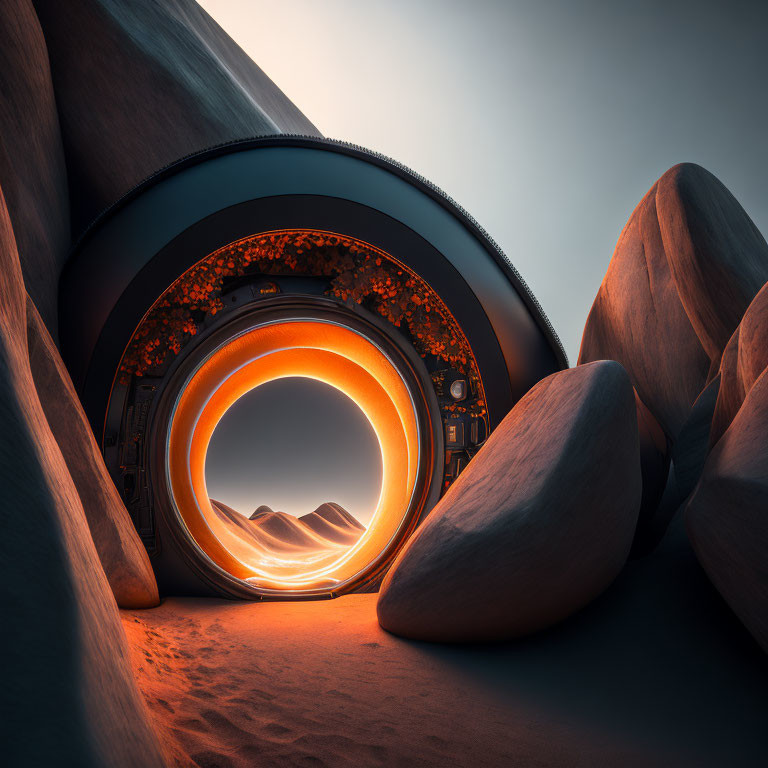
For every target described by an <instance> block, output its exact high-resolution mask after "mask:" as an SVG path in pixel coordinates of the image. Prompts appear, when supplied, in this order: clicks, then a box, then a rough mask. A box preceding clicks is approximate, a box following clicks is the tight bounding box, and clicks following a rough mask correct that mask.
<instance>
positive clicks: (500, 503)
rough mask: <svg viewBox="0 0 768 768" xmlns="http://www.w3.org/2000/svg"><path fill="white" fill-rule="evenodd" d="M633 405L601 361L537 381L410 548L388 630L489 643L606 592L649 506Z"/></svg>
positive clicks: (395, 583)
mask: <svg viewBox="0 0 768 768" xmlns="http://www.w3.org/2000/svg"><path fill="white" fill-rule="evenodd" d="M640 496H641V478H640V463H639V449H638V433H637V422H636V416H635V401H634V393H633V391H632V386H631V384H630V381H629V377H628V376H627V374H626V372H625V371H624V369H623V368H622V367H621V366H620V365H619V364H618V363H615V362H608V361H603V362H596V363H592V364H589V365H583V366H579V367H577V368H573V369H570V370H567V371H562V372H560V373H556V374H553V375H551V376H549V377H547V378H546V379H543V380H542V381H540V382H539V383H538V384H537V385H536V386H534V387H533V389H531V390H530V392H528V394H526V395H525V396H524V397H523V398H522V399H521V400H520V401H519V402H518V403H517V405H516V406H515V407H514V408H513V409H512V411H510V413H509V414H508V415H507V416H506V418H505V419H504V420H503V421H502V423H501V424H500V425H499V426H498V427H497V428H496V430H495V431H494V432H493V433H492V434H491V436H490V438H489V439H488V441H487V443H486V444H485V446H484V447H483V448H482V449H481V450H480V452H479V453H478V454H477V455H476V456H475V457H474V458H473V459H472V461H471V462H470V464H469V466H468V467H467V469H466V470H464V472H463V473H462V474H461V475H460V477H459V479H458V480H457V481H456V482H455V483H454V484H453V485H452V486H451V488H450V489H449V491H448V492H447V493H446V494H445V496H444V497H443V498H442V499H441V500H440V502H438V504H437V506H436V507H435V508H434V509H433V510H432V512H431V513H430V514H429V516H428V517H427V519H426V520H425V521H424V523H423V524H422V525H421V527H420V528H419V529H418V530H417V531H416V533H414V535H413V536H412V537H411V539H409V541H408V542H407V543H406V544H405V546H404V548H403V550H402V551H401V552H400V554H399V555H398V557H397V558H396V560H395V562H394V565H393V566H392V568H391V570H390V571H389V573H388V574H387V576H386V577H385V579H384V582H383V584H382V587H381V592H380V595H379V603H378V616H379V622H380V623H381V626H382V627H384V629H387V630H389V631H390V632H393V633H395V634H399V635H403V636H406V637H412V638H417V639H421V640H436V641H465V642H466V641H485V640H501V639H504V638H510V637H518V636H520V635H526V634H528V633H531V632H535V631H537V630H540V629H543V628H545V627H547V626H550V625H552V624H554V623H556V622H558V621H560V620H562V619H564V618H566V617H567V616H569V615H570V614H572V613H574V612H575V611H577V610H578V609H579V608H581V607H582V606H584V605H586V604H587V603H588V602H589V601H591V600H592V599H594V598H595V597H596V596H597V595H598V594H600V593H601V592H602V591H603V590H604V589H605V588H606V587H607V586H608V585H609V584H610V583H611V581H613V579H614V578H615V577H616V575H617V574H618V572H619V571H620V570H621V568H622V566H623V565H624V562H625V560H626V558H627V555H628V553H629V549H630V545H631V543H632V537H633V534H634V531H635V525H636V523H637V513H638V509H639V505H640Z"/></svg>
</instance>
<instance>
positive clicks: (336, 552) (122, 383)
mask: <svg viewBox="0 0 768 768" xmlns="http://www.w3.org/2000/svg"><path fill="white" fill-rule="evenodd" d="M60 338H61V345H62V351H63V354H64V358H65V361H66V363H67V365H68V367H69V370H70V372H71V374H72V378H73V381H74V382H75V385H76V387H77V389H78V391H79V393H80V395H81V398H82V401H83V404H84V407H85V409H86V413H87V414H88V417H89V419H90V421H91V424H92V426H93V429H94V432H95V434H96V436H97V439H98V440H99V441H100V442H101V445H102V448H103V451H104V456H105V460H106V463H107V466H108V468H109V470H110V473H111V474H112V477H113V479H114V480H115V483H116V485H117V487H118V490H119V491H120V493H121V494H122V496H123V498H124V500H125V503H126V506H127V508H128V510H129V512H130V514H131V516H132V518H133V521H134V523H135V525H136V527H137V530H138V532H139V534H140V535H141V537H142V540H143V541H144V543H145V545H146V546H147V549H148V551H149V553H150V556H151V560H152V563H153V565H154V567H155V571H156V573H157V576H158V581H159V584H160V587H161V590H162V591H163V592H164V593H166V594H220V595H221V594H223V595H227V596H237V597H245V598H255V599H258V598H262V599H263V598H303V597H322V596H334V595H338V594H342V593H345V592H350V591H359V590H366V589H372V588H375V585H376V584H377V582H378V580H380V578H381V577H382V575H383V574H384V572H385V571H386V568H387V567H388V565H389V564H390V563H391V561H392V559H393V558H394V556H395V554H396V553H397V551H398V549H399V548H400V546H402V544H403V542H404V541H405V540H406V539H407V537H408V536H409V535H410V534H411V533H412V532H413V530H415V528H416V527H417V526H418V524H419V522H420V521H421V520H422V519H423V518H424V516H425V515H426V514H427V513H428V512H429V510H430V509H431V508H432V507H433V506H434V504H435V503H436V502H437V500H438V499H439V498H440V496H441V495H442V494H443V493H444V492H445V491H446V490H447V489H448V488H449V487H450V485H451V484H452V482H453V481H454V480H455V479H456V477H457V476H458V475H459V474H460V472H461V471H462V470H463V468H464V467H465V466H466V465H467V463H468V462H469V461H470V460H471V459H472V457H473V456H474V455H475V453H477V451H478V450H479V449H480V448H481V446H482V444H483V442H484V440H485V439H486V438H487V436H488V434H489V433H490V432H491V431H492V430H493V429H494V427H495V426H496V425H498V423H499V422H500V421H501V419H502V418H503V417H504V416H505V414H506V413H507V412H508V411H509V409H510V408H511V407H512V406H513V405H514V403H515V402H516V401H517V400H518V399H519V398H520V397H521V396H522V395H523V394H524V393H525V392H526V391H527V390H528V389H530V387H531V386H532V385H533V384H535V383H536V382H537V381H539V380H540V379H541V378H543V377H544V376H547V375H549V374H550V373H553V372H555V371H557V370H559V369H561V368H563V367H566V366H567V361H566V358H565V354H564V352H563V350H562V347H561V345H560V343H559V341H558V339H557V337H556V335H555V333H554V331H553V329H552V328H551V326H550V324H549V322H548V321H547V319H546V318H545V316H544V314H543V312H542V311H541V308H540V307H539V305H538V303H537V302H536V300H535V299H534V298H533V296H532V295H531V293H530V291H529V290H528V289H527V287H526V286H525V284H524V282H523V281H522V280H521V278H520V277H519V275H518V274H517V272H516V271H515V269H514V268H513V267H512V265H511V264H510V262H509V261H508V260H507V259H506V257H505V256H504V255H503V254H502V253H501V252H500V250H499V249H498V247H497V246H496V245H495V244H494V243H493V241H492V240H491V239H490V238H489V237H488V236H487V234H486V233H485V232H484V231H483V230H482V229H481V228H480V227H479V226H478V225H477V224H476V223H475V222H474V220H473V219H471V217H469V216H468V215H467V214H466V212H464V211H463V210H462V209H461V208H460V207H459V206H457V205H456V204H455V203H454V202H453V201H452V200H450V199H449V198H448V197H446V196H445V195H444V194H442V193H441V192H440V191H439V190H437V189H436V188H435V187H434V186H433V185H431V184H430V183H429V182H427V181H426V180H424V179H423V178H421V177H419V176H417V175H415V174H414V173H412V172H411V171H409V170H408V169H406V168H404V167H403V166H401V165H399V164H397V163H395V162H393V161H391V160H388V159H387V158H384V157H382V156H380V155H377V154H375V153H372V152H368V151H366V150H364V149H361V148H359V147H354V146H351V145H347V144H343V143H341V142H334V141H330V140H324V139H317V138H309V137H292V136H275V137H266V138H259V139H253V140H248V141H240V142H236V143H232V144H228V145H224V146H220V147H215V148H213V149H210V150H207V151H205V152H202V153H199V154H196V155H194V156H191V157H188V158H185V159H184V160H182V161H180V162H178V163H176V164H174V165H172V166H170V167H168V168H165V169H163V170H162V171H160V172H158V173H157V174H155V175H154V176H153V177H152V178H150V179H148V180H147V181H145V182H144V183H143V184H141V185H140V186H139V187H137V188H136V189H134V190H133V191H132V192H131V193H129V194H128V195H126V196H125V197H124V198H123V199H122V200H120V201H119V202H118V203H117V204H116V205H114V206H113V207H112V208H111V209H110V210H109V211H107V212H106V213H105V214H103V215H102V216H101V217H100V218H99V219H98V220H97V221H96V222H94V224H93V225H92V226H91V227H90V228H89V229H88V230H87V231H86V233H85V234H84V236H83V237H82V238H81V240H80V242H79V243H78V245H77V247H76V249H75V251H74V253H73V255H72V257H71V258H70V260H69V262H68V265H67V268H66V271H65V273H64V275H63V277H62V281H61V289H60ZM285 377H305V378H307V379H312V380H316V381H318V382H322V383H324V384H327V385H328V386H330V387H333V388H335V389H336V390H338V391H339V392H340V393H343V394H344V395H345V396H346V397H348V398H349V399H350V400H351V401H352V402H353V403H354V404H355V406H356V407H358V408H359V409H360V411H361V412H362V413H363V414H364V416H365V418H366V419H367V421H368V423H370V425H371V427H372V429H373V431H374V433H375V435H376V439H377V441H378V445H379V447H380V449H381V460H382V467H383V469H382V487H381V490H380V493H379V496H378V499H379V501H378V506H377V507H376V509H375V511H374V512H373V514H372V517H371V519H370V522H369V524H368V525H367V526H362V525H358V524H357V522H356V521H354V520H351V519H348V518H349V516H348V515H347V516H346V517H345V512H344V510H343V509H340V508H337V507H338V505H335V506H334V505H324V506H323V509H322V510H321V509H318V510H317V513H318V514H319V515H320V516H321V517H323V519H322V520H318V517H317V515H316V516H315V517H312V516H311V515H310V516H307V519H306V520H305V518H301V519H300V520H298V521H296V520H293V519H290V520H289V519H287V518H286V516H282V517H280V518H279V519H278V518H277V517H271V516H270V515H269V514H267V513H258V514H257V513H254V515H252V516H251V517H250V518H247V517H245V516H244V515H241V514H238V513H237V512H235V511H234V510H232V509H230V508H228V507H227V506H226V505H224V504H220V503H217V502H215V501H213V500H211V499H210V498H209V495H208V491H207V487H206V481H205V457H206V452H207V449H208V445H209V442H210V440H211V435H212V433H213V431H214V430H215V429H216V425H217V424H218V423H219V421H220V419H221V418H222V417H223V415H224V414H226V413H227V411H228V409H229V408H231V407H232V406H233V404H234V403H236V402H237V401H238V400H239V398H242V397H243V396H244V395H245V394H247V393H248V392H250V391H252V390H254V389H255V388H257V387H260V386H263V385H265V384H266V383H268V382H274V381H277V380H279V379H281V378H285ZM326 507H327V508H326ZM270 513H271V510H270ZM310 518H311V519H310ZM278 523H279V524H280V526H288V527H290V528H291V536H292V537H293V538H292V539H291V540H290V542H288V540H287V539H286V538H284V539H283V540H282V543H281V544H280V546H279V547H277V548H276V547H275V545H274V537H275V536H276V535H277V534H276V533H275V531H276V530H277V529H278V528H277V527H276V526H277V524H278ZM310 523H311V524H312V525H314V526H315V527H314V528H311V530H310V528H308V527H307V526H309V525H310ZM270 526H271V527H270ZM297 526H298V528H300V529H301V530H300V531H299V532H298V533H297ZM318 526H321V527H322V531H323V532H324V533H323V536H325V537H326V538H323V537H321V536H319V534H318V533H317V532H318V531H319V530H320V528H319V527H318ZM278 527H279V526H278ZM310 527H311V526H310ZM342 529H343V530H342ZM281 530H282V529H281ZM328 531H331V532H332V533H333V536H331V538H330V539H329V538H328V536H329V535H330V534H329V533H328ZM350 531H352V533H350ZM353 533H354V535H353ZM299 534H300V535H301V537H303V538H302V541H303V542H305V543H304V544H302V545H301V547H304V549H302V548H301V547H300V546H299V544H298V543H297V541H298V539H297V538H296V537H297V536H299ZM334 536H335V537H336V538H333V537H334ZM265 542H267V543H265ZM306 542H310V543H309V544H307V543H306ZM320 542H322V543H320ZM329 542H330V543H329ZM308 553H309V554H308Z"/></svg>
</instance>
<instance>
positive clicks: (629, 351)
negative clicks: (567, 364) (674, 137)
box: [579, 163, 768, 527]
mask: <svg viewBox="0 0 768 768" xmlns="http://www.w3.org/2000/svg"><path fill="white" fill-rule="evenodd" d="M767 280H768V245H766V242H765V240H764V239H763V237H762V235H761V234H760V232H759V231H758V230H757V228H756V227H755V225H754V224H753V223H752V221H751V219H750V218H749V216H748V215H747V214H746V213H745V211H744V210H743V209H742V208H741V206H740V205H739V203H738V202H737V201H736V200H735V198H734V197H733V195H731V193H730V192H729V191H728V190H727V189H726V188H725V187H724V186H723V185H722V184H721V183H720V182H719V181H718V180H717V179H716V178H715V177H714V176H712V174H710V173H709V172H707V171H705V170H704V169H703V168H700V167H699V166H697V165H692V164H689V163H686V164H682V165H677V166H675V167H674V168H672V169H670V170H669V171H667V173H665V174H664V175H663V176H662V177H661V178H660V179H659V181H658V182H657V183H656V184H654V186H653V187H652V188H651V190H650V191H649V192H648V194H647V195H646V196H645V197H644V198H643V200H642V201H641V202H640V204H639V205H638V207H637V208H636V209H635V211H634V212H633V213H632V216H631V217H630V219H629V221H628V222H627V225H626V226H625V228H624V231H623V232H622V233H621V236H620V238H619V241H618V244H617V246H616V250H615V252H614V255H613V258H612V260H611V264H610V266H609V268H608V272H607V274H606V276H605V279H604V280H603V283H602V285H601V286H600V290H599V291H598V294H597V297H596V299H595V302H594V304H593V306H592V309H591V311H590V314H589V318H588V320H587V324H586V327H585V329H584V336H583V339H582V344H581V351H580V354H579V362H580V363H585V362H589V361H592V360H599V359H611V360H617V361H619V362H620V363H621V364H622V365H623V366H624V367H625V368H626V369H627V372H628V373H629V376H630V379H631V380H632V383H633V385H634V387H635V389H636V390H637V393H638V395H639V397H640V399H641V400H642V402H643V403H644V404H645V406H647V408H648V410H649V411H650V413H651V414H652V415H653V417H654V418H655V419H656V420H657V422H658V424H659V425H660V426H661V428H662V429H663V430H664V433H665V435H666V437H667V439H668V441H669V444H670V450H669V453H670V455H671V457H672V461H673V463H674V461H675V443H676V441H677V439H678V437H679V435H680V433H681V431H682V429H683V427H684V425H685V424H686V422H687V421H688V419H689V418H690V417H691V409H692V406H693V404H694V402H695V401H696V400H697V398H698V396H699V393H700V392H701V391H702V390H703V389H704V387H705V386H706V385H707V383H708V381H710V380H711V379H712V378H714V376H715V375H716V373H717V370H718V368H719V365H720V358H721V355H722V353H723V349H724V347H725V345H726V343H727V341H728V339H729V337H730V336H731V334H732V333H733V332H734V329H735V328H736V326H737V325H738V323H739V321H740V320H741V317H742V315H743V314H744V311H745V310H746V308H747V306H748V305H749V303H750V301H751V300H752V299H753V297H754V296H755V294H756V293H757V292H758V291H759V290H760V288H761V286H762V285H763V284H764V283H765V282H766V281H767ZM698 418H701V414H699V416H698ZM641 429H642V420H641ZM690 433H691V434H694V433H695V434H701V430H697V429H693V430H691V431H690ZM648 466H654V465H653V464H652V463H650V464H648ZM655 466H658V464H657V465H655ZM645 482H646V483H649V482H650V483H655V484H657V485H658V484H659V483H658V478H649V477H647V476H646V478H645ZM661 486H662V487H663V483H662V484H661ZM689 490H690V489H689ZM656 501H658V498H657V499H656ZM650 502H651V499H650V498H649V499H648V500H647V503H646V504H644V508H643V510H642V512H641V527H643V526H653V525H654V520H653V516H654V512H655V506H656V505H655V504H650ZM663 523H664V521H662V527H663Z"/></svg>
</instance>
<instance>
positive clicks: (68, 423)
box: [27, 299, 160, 608]
mask: <svg viewBox="0 0 768 768" xmlns="http://www.w3.org/2000/svg"><path fill="white" fill-rule="evenodd" d="M27 339H28V344H29V364H30V367H31V370H32V377H33V379H34V381H35V387H36V389H37V393H38V396H39V397H40V402H41V404H42V406H43V411H44V412H45V417H46V419H47V421H48V425H49V426H50V428H51V431H52V432H53V435H54V437H55V438H56V442H57V443H58V444H59V448H60V449H61V452H62V454H63V455H64V459H65V461H66V462H67V467H68V469H69V473H70V475H71V476H72V479H73V480H74V483H75V486H76V488H77V492H78V494H79V495H80V501H81V503H82V505H83V509H84V510H85V516H86V517H87V519H88V526H89V528H90V530H91V535H92V536H93V541H94V543H95V545H96V551H97V552H98V553H99V558H100V559H101V564H102V566H103V567H104V571H105V573H106V575H107V579H108V581H109V585H110V586H111V587H112V592H113V593H114V595H115V599H116V600H117V604H118V605H119V606H120V607H121V608H151V607H153V606H155V605H157V604H158V603H159V602H160V600H159V597H158V593H157V583H156V581H155V574H154V573H153V571H152V566H151V565H150V563H149V557H148V556H147V551H146V549H145V548H144V545H143V544H142V543H141V540H140V539H139V537H138V534H137V533H136V529H135V528H134V525H133V522H132V521H131V518H130V517H129V515H128V511H127V510H126V508H125V505H124V504H123V501H122V499H121V498H120V495H119V494H118V492H117V489H116V488H115V486H114V483H113V482H112V478H111V477H110V476H109V473H108V472H107V468H106V466H105V465H104V459H103V458H102V455H101V451H100V450H99V446H98V445H97V444H96V440H95V439H94V437H93V432H91V427H90V425H89V424H88V419H87V417H86V415H85V412H84V411H83V408H82V406H81V405H80V400H79V399H78V397H77V393H76V392H75V388H74V385H73V384H72V380H71V379H70V378H69V374H68V373H67V369H66V367H65V366H64V362H63V361H62V359H61V356H60V355H59V351H58V350H57V349H56V345H55V344H54V343H53V339H51V337H50V335H49V333H48V331H47V330H46V328H45V325H44V324H43V321H42V319H41V317H40V315H39V314H38V313H37V310H36V309H35V305H34V303H33V302H32V301H31V300H29V299H28V300H27Z"/></svg>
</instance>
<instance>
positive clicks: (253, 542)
mask: <svg viewBox="0 0 768 768" xmlns="http://www.w3.org/2000/svg"><path fill="white" fill-rule="evenodd" d="M287 377H304V378H308V379H315V380H316V381H319V382H323V383H324V384H327V385H329V386H331V387H334V388H336V389H337V390H339V391H340V392H342V393H343V394H344V395H346V396H347V397H348V398H350V399H351V400H352V401H353V402H354V403H355V404H356V405H357V407H358V408H359V409H360V410H361V411H362V413H363V414H364V415H365V417H366V419H367V420H368V422H369V423H370V425H371V427H372V428H373V431H374V432H375V434H376V438H377V440H378V443H379V446H380V450H381V466H382V482H381V493H380V495H379V498H378V502H377V504H376V509H375V511H374V512H373V514H372V515H371V517H370V522H369V524H368V525H367V526H360V527H362V528H364V530H362V531H358V530H356V528H355V523H357V525H360V524H359V521H349V520H347V523H348V526H347V527H348V528H352V529H354V533H356V534H357V535H356V536H355V538H354V540H351V535H350V537H349V538H350V540H349V541H347V542H346V544H345V545H344V546H317V540H318V539H321V538H322V539H325V541H326V543H327V541H328V540H327V537H318V536H313V535H312V534H313V533H315V534H316V533H317V529H316V528H317V527H316V528H312V527H311V526H310V525H309V521H305V523H306V525H304V526H298V528H297V526H294V530H291V531H288V530H286V525H287V526H291V525H293V521H292V520H286V519H283V518H274V517H271V516H270V515H269V513H270V512H272V513H274V510H264V509H262V510H256V513H254V515H255V517H254V519H246V518H245V517H244V516H242V515H239V514H238V513H237V512H234V510H232V509H231V508H229V507H228V506H227V505H225V504H223V503H221V502H219V501H218V500H217V501H216V502H212V501H211V498H210V495H209V491H208V487H207V483H206V476H205V463H206V455H207V452H208V446H209V444H210V441H211V437H212V435H213V432H214V430H215V429H216V427H217V425H218V424H219V422H220V420H221V419H222V417H223V416H224V415H225V414H226V413H227V411H228V410H229V409H230V408H231V407H232V406H233V405H234V404H235V403H236V402H237V401H238V400H239V399H240V398H241V397H243V396H244V395H245V394H246V393H248V392H251V391H253V390H255V389H256V388H257V387H260V386H262V385H265V384H267V383H269V382H274V381H275V380H277V379H283V378H287ZM420 437H421V435H420V430H419V422H418V415H417V412H416V406H415V403H414V402H413V399H412V397H411V392H410V390H409V388H408V386H407V385H406V383H405V381H404V379H403V376H402V375H401V374H400V372H399V371H398V369H397V368H396V367H395V365H394V364H393V362H392V361H391V360H390V359H389V358H388V357H387V356H386V355H385V354H384V353H383V352H382V351H381V349H380V348H379V347H378V346H376V345H375V344H374V343H373V342H372V341H370V340H369V339H367V338H366V337H364V336H363V335H362V334H360V333H359V332H358V331H356V330H353V329H352V328H350V327H347V326H345V325H342V324H340V323H334V322H324V321H318V320H307V319H296V320H283V321H280V322H273V323H268V324H264V325H260V326H257V327H255V328H251V329H250V330H248V331H246V332H244V333H241V334H240V335H238V336H237V337H235V338H234V339H231V340H229V341H228V342H227V343H225V344H224V345H222V346H221V347H219V348H218V349H216V350H215V351H214V352H213V353H212V354H211V355H209V356H208V357H207V358H206V359H205V360H204V361H203V362H202V364H201V365H199V366H198V368H197V369H196V370H195V371H194V373H193V374H192V376H191V377H190V378H189V380H188V381H187V382H186V385H185V386H184V387H183V389H182V390H181V393H180V394H179V396H178V399H177V401H176V405H175V408H174V409H173V413H172V415H171V422H170V429H169V433H168V450H167V454H166V455H167V463H166V470H167V475H168V484H169V488H170V490H171V497H172V501H173V504H174V507H175V511H176V513H177V515H178V516H179V518H180V520H181V522H182V523H183V524H184V526H185V528H186V530H187V531H188V533H189V535H190V536H191V537H192V538H193V539H194V541H195V543H196V544H197V546H198V547H199V548H200V549H201V550H202V551H203V552H204V553H205V555H206V556H207V557H208V558H209V559H210V560H211V561H212V562H213V563H214V564H215V565H216V566H218V567H219V568H220V569H222V570H223V571H224V572H226V573H228V574H230V575H231V576H233V577H235V578H236V579H239V580H241V581H243V582H246V583H248V584H250V585H252V586H253V587H254V588H256V589H258V590H259V591H260V592H262V593H267V594H268V593H272V592H274V593H279V594H283V595H284V594H285V593H286V592H288V593H290V592H296V593H299V594H311V593H313V592H316V593H322V592H328V591H334V590H336V589H340V588H342V587H343V586H344V585H345V584H348V583H350V582H351V581H354V580H355V579H356V578H357V577H358V576H359V575H360V574H361V573H362V572H364V571H366V570H369V569H370V568H371V567H372V566H375V564H376V563H377V561H379V560H380V559H381V558H382V556H383V554H384V553H385V552H386V551H387V550H388V548H389V547H390V545H391V543H392V541H393V540H394V539H395V538H396V537H397V535H398V533H399V532H400V531H401V529H402V528H403V526H404V524H405V523H406V521H407V518H408V513H409V510H410V509H411V503H412V499H413V496H414V489H415V487H416V480H417V475H418V472H419V462H420ZM332 506H333V505H332ZM335 506H336V507H338V505H335ZM320 511H321V510H319V509H318V510H315V512H317V513H319V512H320ZM334 512H335V513H338V515H342V513H343V512H344V510H343V509H341V510H339V509H332V510H325V513H326V518H327V517H330V516H331V515H332V513H334ZM233 515H234V516H233ZM321 516H322V515H321ZM314 522H315V523H317V526H319V525H321V523H319V522H318V521H314ZM326 522H328V520H327V519H326ZM331 522H333V524H334V525H335V527H337V528H343V527H344V526H343V525H338V524H339V522H340V521H339V519H338V518H334V519H333V520H332V521H331ZM254 528H258V529H259V530H258V534H259V535H258V536H254V535H253V533H254ZM275 528H280V530H281V531H282V534H281V535H282V538H284V539H285V538H288V539H290V541H289V542H288V543H289V546H285V545H282V546H279V547H276V546H271V547H266V546H264V542H265V541H268V542H271V543H273V540H274V539H275V535H274V534H275ZM347 533H350V531H349V530H348V531H347ZM313 541H314V545H313Z"/></svg>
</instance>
